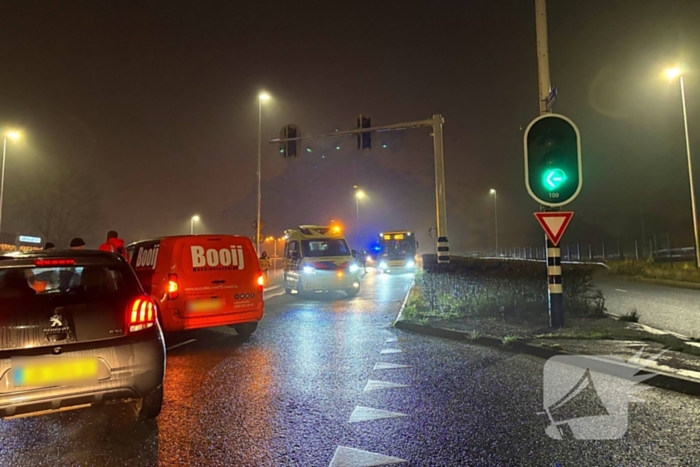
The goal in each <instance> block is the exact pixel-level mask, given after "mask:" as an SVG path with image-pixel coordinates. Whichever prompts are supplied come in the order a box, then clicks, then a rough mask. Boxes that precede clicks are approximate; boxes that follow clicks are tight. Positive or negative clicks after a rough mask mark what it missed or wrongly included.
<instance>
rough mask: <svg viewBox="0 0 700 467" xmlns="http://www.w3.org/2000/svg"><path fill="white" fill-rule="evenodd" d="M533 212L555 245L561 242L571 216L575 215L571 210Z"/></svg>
mask: <svg viewBox="0 0 700 467" xmlns="http://www.w3.org/2000/svg"><path fill="white" fill-rule="evenodd" d="M533 214H534V215H535V218H536V219H537V222H539V223H540V225H541V226H542V229H543V230H544V233H545V234H547V237H548V238H549V240H550V241H551V242H552V243H553V244H554V246H556V245H558V244H559V240H561V237H562V235H564V231H565V230H566V228H567V227H568V226H569V222H571V218H572V217H574V213H573V212H571V211H568V212H567V211H552V212H535V213H533Z"/></svg>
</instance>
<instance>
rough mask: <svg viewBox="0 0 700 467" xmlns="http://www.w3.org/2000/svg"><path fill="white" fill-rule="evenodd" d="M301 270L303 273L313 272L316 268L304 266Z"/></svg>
mask: <svg viewBox="0 0 700 467" xmlns="http://www.w3.org/2000/svg"><path fill="white" fill-rule="evenodd" d="M303 271H304V274H313V273H315V272H316V270H315V269H314V268H312V267H311V266H304V269H303Z"/></svg>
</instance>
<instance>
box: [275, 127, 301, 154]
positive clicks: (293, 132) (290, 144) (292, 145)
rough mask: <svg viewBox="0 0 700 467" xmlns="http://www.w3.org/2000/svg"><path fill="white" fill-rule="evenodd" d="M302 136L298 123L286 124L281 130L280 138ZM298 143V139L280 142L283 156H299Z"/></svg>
mask: <svg viewBox="0 0 700 467" xmlns="http://www.w3.org/2000/svg"><path fill="white" fill-rule="evenodd" d="M300 136H301V131H299V128H298V127H297V126H296V125H292V124H289V125H285V126H283V127H282V130H280V139H288V138H299V137H300ZM297 143H298V141H287V142H286V143H280V154H282V157H297V146H298V144H297Z"/></svg>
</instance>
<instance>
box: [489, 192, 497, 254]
mask: <svg viewBox="0 0 700 467" xmlns="http://www.w3.org/2000/svg"><path fill="white" fill-rule="evenodd" d="M489 193H491V194H492V195H493V223H494V227H495V229H494V230H495V233H496V256H498V193H497V192H496V190H495V189H493V188H491V191H490V192H489Z"/></svg>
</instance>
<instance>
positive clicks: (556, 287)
mask: <svg viewBox="0 0 700 467" xmlns="http://www.w3.org/2000/svg"><path fill="white" fill-rule="evenodd" d="M545 241H546V243H547V289H548V290H547V295H548V302H549V326H550V327H553V328H562V327H564V290H563V284H562V279H561V248H559V246H558V245H555V244H554V243H552V241H551V240H550V239H549V238H547V237H546V236H545Z"/></svg>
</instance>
